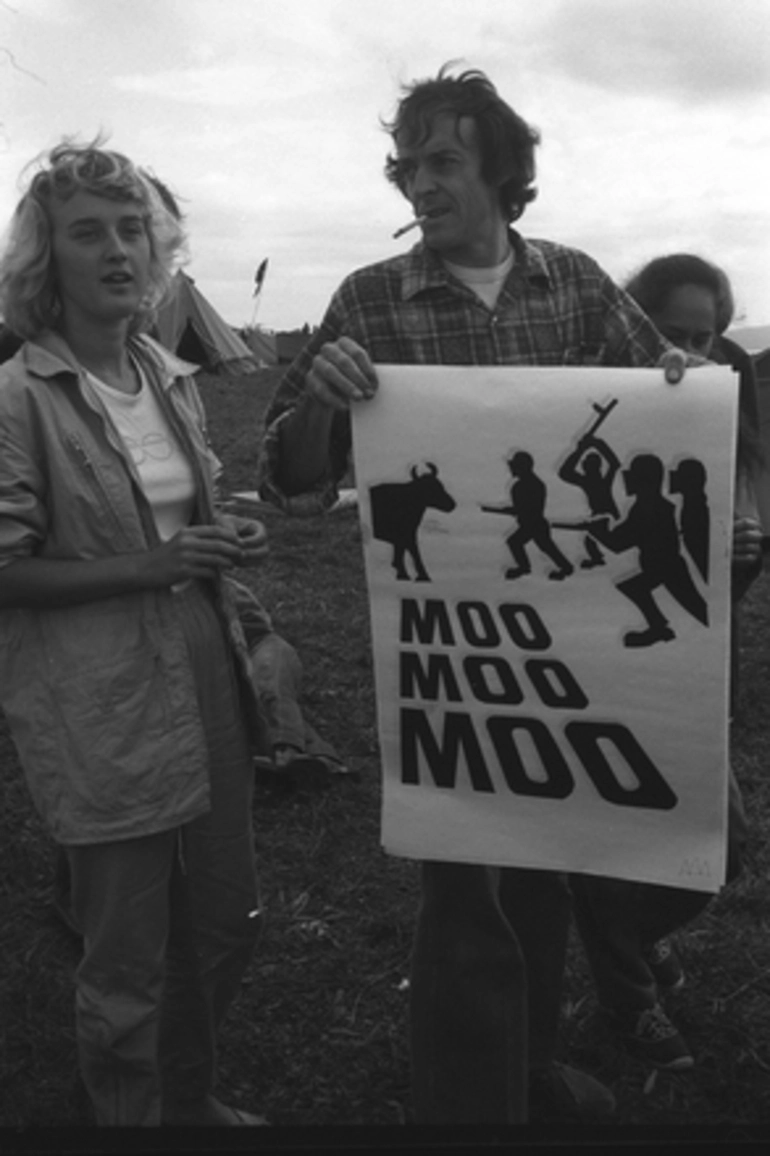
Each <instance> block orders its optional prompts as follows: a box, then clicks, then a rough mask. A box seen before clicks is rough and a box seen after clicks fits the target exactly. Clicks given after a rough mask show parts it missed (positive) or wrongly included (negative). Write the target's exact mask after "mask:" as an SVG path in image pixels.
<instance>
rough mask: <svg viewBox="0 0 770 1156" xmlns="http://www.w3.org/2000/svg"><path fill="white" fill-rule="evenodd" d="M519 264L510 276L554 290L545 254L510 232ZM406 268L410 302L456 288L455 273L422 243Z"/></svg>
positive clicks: (405, 296) (405, 292) (404, 290)
mask: <svg viewBox="0 0 770 1156" xmlns="http://www.w3.org/2000/svg"><path fill="white" fill-rule="evenodd" d="M508 236H509V237H510V241H511V247H512V249H513V251H514V255H515V260H514V264H513V269H512V270H511V274H510V276H516V277H517V278H526V279H527V280H528V281H537V280H540V281H545V282H546V284H547V285H548V286H549V287H550V285H551V274H550V273H549V271H548V266H547V265H546V262H545V260H544V258H543V254H542V253H541V252H540V250H539V249H538V248H537V247H536V246H535V245H532V244H530V242H529V241H526V240H525V239H524V238H523V237H522V236H521V234H520V233H517V232H516V230H515V229H509V230H508ZM404 260H405V262H406V267H405V270H404V274H403V278H402V282H401V299H402V300H403V301H408V300H409V299H410V298H412V297H416V296H417V294H418V293H422V292H423V291H424V290H426V289H434V288H436V287H438V286H444V285H449V284H456V282H455V281H454V279H453V278H452V275H451V273H449V272H448V270H447V268H446V266H445V265H444V263H443V261H442V260H441V258H440V256H439V255H438V253H436V251H435V250H434V249H429V248H428V246H427V245H426V244H425V242H424V241H418V242H417V244H416V245H414V246H413V247H412V248H411V249H410V250H409V252H408V253H407V254H406V255H405V258H404Z"/></svg>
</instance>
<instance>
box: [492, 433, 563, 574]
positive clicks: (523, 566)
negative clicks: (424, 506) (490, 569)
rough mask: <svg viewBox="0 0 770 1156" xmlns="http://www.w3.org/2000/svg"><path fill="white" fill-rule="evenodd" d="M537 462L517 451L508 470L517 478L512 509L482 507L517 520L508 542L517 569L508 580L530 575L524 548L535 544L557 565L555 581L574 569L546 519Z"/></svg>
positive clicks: (544, 490)
mask: <svg viewBox="0 0 770 1156" xmlns="http://www.w3.org/2000/svg"><path fill="white" fill-rule="evenodd" d="M534 464H535V463H534V459H533V457H532V455H531V454H529V453H527V451H526V450H518V451H517V452H516V453H515V454H513V455H512V456H511V457H510V458H509V459H508V469H509V470H510V471H511V474H512V476H513V477H514V478H515V479H516V480H515V481H514V483H513V485H512V486H511V491H510V493H511V504H510V506H482V507H481V508H482V510H484V511H485V512H486V513H488V514H508V515H511V516H512V517H514V518H516V519H517V520H518V523H519V526H518V529H517V530H514V532H513V533H512V534H510V535H509V536H508V537H507V538H506V539H505V544H506V546H507V547H508V549H509V550H510V552H511V554H512V556H513V560H514V562H515V563H516V565H515V566H512V567H510V568H509V569H508V570H506V571H505V576H506V578H520V577H521V576H522V575H523V574H529V573H530V571H531V569H532V566H531V563H530V560H529V556H528V554H527V551H526V549H525V547H526V546H527V544H528V543H529V542H534V543H535V545H536V546H537V547H538V549H540V550H542V552H543V553H544V554H545V555H547V557H549V558H550V559H551V561H552V562H553V563H554V564H555V565H556V569H555V570H552V571H551V572H550V574H549V575H548V577H549V578H551V579H553V580H554V581H558V580H559V579H562V578H567V577H568V576H569V575H570V574H571V573H572V571H573V570H574V566H573V565H572V563H571V562H570V561H569V559H568V558H566V557H565V556H564V554H562V552H561V550H560V549H559V547H558V546H557V545H556V543H555V542H554V540H553V538H552V537H551V527H550V525H549V523H548V519H547V518H546V516H545V499H546V487H545V483H544V482H543V481H542V479H541V478H539V477H538V476H537V474H536V473H535V470H534Z"/></svg>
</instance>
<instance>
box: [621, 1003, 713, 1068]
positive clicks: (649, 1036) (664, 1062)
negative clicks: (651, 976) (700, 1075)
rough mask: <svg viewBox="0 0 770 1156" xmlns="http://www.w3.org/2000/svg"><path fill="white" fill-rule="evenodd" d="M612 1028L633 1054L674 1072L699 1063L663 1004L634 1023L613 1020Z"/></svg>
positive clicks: (637, 1057)
mask: <svg viewBox="0 0 770 1156" xmlns="http://www.w3.org/2000/svg"><path fill="white" fill-rule="evenodd" d="M611 1023H612V1027H613V1029H614V1031H615V1034H616V1036H617V1038H618V1041H619V1042H620V1043H621V1044H622V1045H623V1047H624V1048H625V1050H626V1051H627V1052H628V1054H629V1055H631V1056H634V1057H635V1058H636V1059H638V1060H643V1061H644V1062H645V1063H647V1064H651V1065H652V1066H653V1067H654V1068H665V1069H666V1070H667V1071H670V1072H682V1071H684V1070H685V1069H686V1068H691V1067H693V1065H694V1064H695V1060H694V1058H693V1055H692V1052H691V1051H690V1049H689V1048H688V1047H687V1044H686V1043H685V1042H684V1039H683V1038H682V1036H681V1035H680V1033H679V1032H678V1031H677V1029H676V1028H675V1027H674V1025H673V1024H672V1022H671V1020H670V1019H669V1018H668V1016H667V1015H666V1013H665V1012H664V1010H663V1008H662V1007H661V1006H660V1004H655V1006H654V1007H648V1008H645V1009H644V1011H643V1012H641V1013H640V1014H639V1015H637V1016H636V1018H635V1019H634V1018H633V1017H632V1018H631V1020H625V1021H624V1020H620V1019H618V1018H617V1017H611Z"/></svg>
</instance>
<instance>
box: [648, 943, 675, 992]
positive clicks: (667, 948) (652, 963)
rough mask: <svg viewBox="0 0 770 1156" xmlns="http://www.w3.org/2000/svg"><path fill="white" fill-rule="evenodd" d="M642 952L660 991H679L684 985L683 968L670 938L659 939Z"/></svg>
mask: <svg viewBox="0 0 770 1156" xmlns="http://www.w3.org/2000/svg"><path fill="white" fill-rule="evenodd" d="M642 954H643V957H644V962H645V963H646V964H647V966H648V967H649V969H650V971H651V972H652V974H653V976H654V977H655V982H656V983H657V985H658V989H659V990H660V991H661V992H664V993H668V992H674V991H680V990H681V988H683V987H684V968H683V967H682V963H681V960H680V959H679V956H678V955H677V953H676V952H675V951H674V948H673V946H672V945H671V941H670V940H668V939H659V940H658V942H657V943H653V944H652V945H651V946H650V947H647V948H645V950H644V952H643V953H642Z"/></svg>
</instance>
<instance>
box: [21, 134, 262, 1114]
mask: <svg viewBox="0 0 770 1156" xmlns="http://www.w3.org/2000/svg"><path fill="white" fill-rule="evenodd" d="M184 240H185V238H184V233H183V230H182V228H181V226H180V225H179V222H177V221H175V220H174V218H173V216H172V215H171V214H170V213H169V212H168V211H167V210H166V209H165V207H164V206H163V204H162V202H161V200H160V198H159V196H158V193H157V190H156V189H155V188H154V186H153V184H152V182H151V181H150V180H149V179H148V178H147V176H146V175H145V174H144V173H143V172H142V171H141V170H140V169H138V168H137V167H136V166H135V165H134V164H133V163H132V162H131V161H130V160H128V159H127V158H126V157H124V156H123V155H121V154H120V153H117V152H113V151H111V150H107V149H105V148H104V147H103V144H102V142H101V141H98V140H97V141H95V142H92V143H91V144H77V143H75V142H72V141H64V142H62V143H61V144H60V145H59V146H57V147H55V148H54V149H53V150H52V151H51V152H50V154H48V155H47V156H46V157H44V158H41V159H40V162H39V164H38V165H37V168H36V171H35V172H34V175H33V176H32V178H31V180H30V183H29V186H28V188H27V191H26V192H25V194H24V195H23V197H22V198H21V200H20V202H19V204H18V206H17V209H16V212H15V214H14V217H13V219H12V222H11V226H10V230H9V233H8V239H7V244H6V247H5V251H4V253H3V255H2V259H0V306H1V307H2V309H3V311H4V315H5V319H6V321H7V324H8V326H9V328H10V330H11V332H12V333H15V334H17V335H18V336H20V337H22V338H25V339H26V340H25V341H24V344H23V345H22V346H21V348H20V350H19V351H18V352H17V353H16V354H15V356H14V357H12V358H11V359H10V360H9V361H7V362H6V363H5V364H4V365H3V366H2V369H0V703H1V704H2V708H3V711H4V712H5V716H6V718H7V721H8V724H9V727H10V730H11V734H12V737H13V739H14V741H15V743H16V746H17V748H18V752H19V757H20V761H21V764H22V766H23V768H24V771H25V774H26V778H27V781H28V783H29V786H30V790H31V793H32V795H33V798H34V801H35V804H36V806H37V807H38V809H39V810H40V812H41V814H42V816H43V818H44V819H45V821H46V823H47V825H48V826H49V828H50V831H51V834H52V836H53V838H54V839H55V840H56V841H57V842H58V843H59V844H61V845H62V846H64V848H65V849H66V854H67V860H68V867H69V874H70V877H71V882H72V907H73V914H74V918H75V921H76V924H77V926H78V927H79V928H81V929H82V931H83V935H84V950H83V957H82V959H81V961H80V964H79V966H78V969H77V972H76V976H75V986H76V1002H75V1033H76V1040H77V1049H78V1059H79V1067H80V1072H81V1075H82V1079H83V1083H84V1084H85V1087H86V1089H87V1091H88V1095H89V1097H90V1100H91V1103H92V1105H93V1109H94V1114H95V1117H96V1122H97V1124H102V1125H159V1124H161V1123H166V1124H172V1125H173V1124H202V1125H219V1124H225V1125H231V1124H232V1125H239V1124H249V1125H257V1124H261V1123H264V1120H263V1119H262V1118H261V1117H258V1116H253V1115H250V1114H249V1113H246V1112H243V1111H241V1110H239V1109H234V1108H230V1107H227V1106H226V1105H224V1104H222V1103H221V1102H220V1101H219V1100H217V1099H215V1098H214V1097H213V1095H212V1094H211V1090H212V1086H213V1082H214V1079H215V1061H216V1035H217V1031H218V1028H219V1025H220V1022H221V1020H222V1017H223V1016H224V1013H225V1011H226V1010H227V1008H228V1006H229V1004H230V1003H231V1001H232V1000H233V998H234V997H235V996H236V995H237V993H238V990H239V987H240V984H241V981H242V978H243V975H244V972H245V970H246V967H247V965H248V962H249V959H250V957H251V955H252V951H253V948H254V944H255V941H256V939H257V936H258V932H259V928H260V924H261V917H260V899H259V893H258V888H257V881H256V873H255V862H254V844H253V834H252V829H251V792H252V784H253V769H252V751H253V749H254V744H256V745H257V749H261V746H260V744H261V726H260V724H259V715H258V709H257V703H256V698H255V696H254V695H253V689H252V686H251V682H250V679H249V673H250V672H249V664H248V656H247V652H246V643H245V639H244V637H243V632H242V630H241V628H240V625H239V622H238V618H237V614H236V611H235V606H234V605H233V603H232V599H231V597H230V595H229V594H228V591H227V589H226V585H225V583H224V581H223V574H224V573H225V572H226V571H228V570H230V569H231V568H232V567H233V566H237V565H244V564H245V565H249V564H252V563H256V562H258V561H259V560H260V559H261V558H262V557H263V556H264V554H265V552H266V542H265V533H264V527H263V526H262V525H261V524H260V523H258V522H254V521H251V520H249V519H239V518H234V517H232V516H226V515H220V514H218V513H217V512H216V510H215V506H214V485H213V476H214V471H215V462H214V460H213V455H212V454H211V452H210V450H209V448H208V445H207V442H206V438H205V429H204V421H203V408H202V405H201V402H200V398H199V396H198V393H197V391H196V388H195V383H194V381H193V379H192V377H191V376H190V370H191V369H192V368H193V367H191V366H189V365H187V364H186V363H185V362H181V361H179V360H178V359H177V358H175V357H172V356H171V355H170V354H168V353H167V352H166V351H165V350H163V349H162V348H161V347H160V346H159V345H158V344H157V343H156V342H154V341H153V340H152V339H151V338H149V337H147V336H144V335H143V334H142V332H141V330H142V327H143V325H144V324H145V323H146V320H147V318H148V316H149V315H150V313H151V311H152V308H153V307H154V305H155V304H156V303H157V302H158V301H159V300H160V299H161V297H162V295H163V293H164V292H165V290H166V287H167V286H168V284H169V281H170V278H171V276H172V272H173V268H174V266H175V264H176V262H177V259H178V256H179V254H180V252H181V251H182V249H183V245H184Z"/></svg>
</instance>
